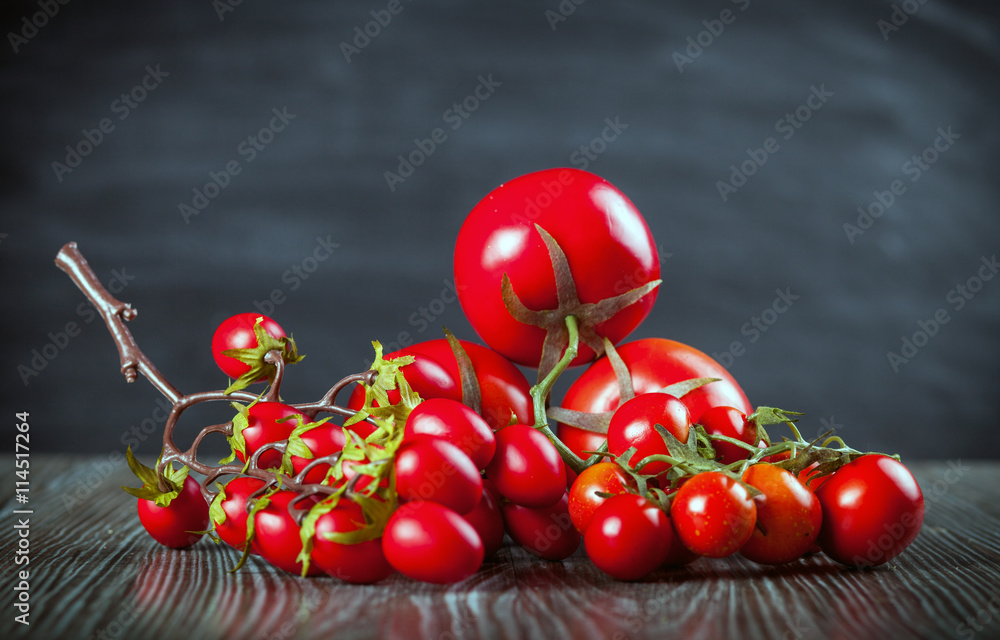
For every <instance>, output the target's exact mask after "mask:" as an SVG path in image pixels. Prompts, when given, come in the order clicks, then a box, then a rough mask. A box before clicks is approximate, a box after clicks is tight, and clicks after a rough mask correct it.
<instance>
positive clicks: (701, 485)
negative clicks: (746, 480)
mask: <svg viewBox="0 0 1000 640" xmlns="http://www.w3.org/2000/svg"><path fill="white" fill-rule="evenodd" d="M670 519H671V520H672V521H673V523H674V528H675V530H676V531H677V535H679V536H680V538H681V542H683V543H684V546H685V547H687V548H688V549H690V550H691V551H693V552H694V553H697V554H698V555H702V556H707V557H709V558H723V557H725V556H728V555H731V554H733V553H736V552H737V551H739V549H740V547H742V546H743V545H744V544H746V542H747V540H749V539H750V535H751V534H752V533H753V530H754V525H755V524H756V522H757V506H756V505H755V504H754V501H753V500H752V499H751V498H750V493H749V492H748V491H747V490H746V488H745V487H744V486H743V485H741V484H740V483H739V482H737V481H736V480H734V479H732V478H730V477H729V476H727V475H725V474H723V473H720V472H718V471H707V472H704V473H699V474H698V475H696V476H694V477H692V478H691V479H689V480H688V481H687V482H685V483H684V484H683V485H682V486H681V488H680V489H678V490H677V494H676V496H675V497H674V501H673V503H672V504H671V505H670Z"/></svg>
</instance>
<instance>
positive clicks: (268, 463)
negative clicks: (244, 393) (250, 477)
mask: <svg viewBox="0 0 1000 640" xmlns="http://www.w3.org/2000/svg"><path fill="white" fill-rule="evenodd" d="M247 413H248V419H247V428H246V429H244V430H243V440H244V441H245V443H246V455H244V454H243V453H242V452H240V451H237V452H236V457H237V458H239V459H240V462H245V461H246V458H247V457H252V456H253V454H254V453H256V452H257V450H258V449H260V448H261V447H263V446H264V445H265V444H270V443H272V442H281V441H282V440H287V439H288V436H290V435H291V434H292V430H293V429H295V427H297V426H298V425H299V421H298V420H297V419H296V417H295V416H298V417H300V418H301V419H302V420H303V421H304V422H308V421H309V419H308V418H306V416H305V414H303V413H302V412H301V411H298V410H297V409H295V408H294V407H291V406H289V405H287V404H283V403H281V402H258V403H257V404H255V405H253V406H252V407H250V409H249V410H248V412H247ZM285 418H287V420H286V419H285ZM279 420H280V422H279ZM257 466H258V467H259V468H260V469H277V468H278V467H280V466H281V452H280V451H278V450H276V449H271V450H269V451H265V452H264V453H262V454H261V455H260V458H258V459H257Z"/></svg>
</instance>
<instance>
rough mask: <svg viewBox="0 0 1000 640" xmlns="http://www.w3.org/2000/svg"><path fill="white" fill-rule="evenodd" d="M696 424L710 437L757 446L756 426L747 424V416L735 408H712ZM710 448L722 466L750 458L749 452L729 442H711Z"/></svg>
mask: <svg viewBox="0 0 1000 640" xmlns="http://www.w3.org/2000/svg"><path fill="white" fill-rule="evenodd" d="M713 384H714V383H713ZM698 424H700V425H701V426H703V427H705V432H706V433H708V435H710V436H726V437H729V438H733V439H735V440H739V441H740V442H745V443H747V444H748V445H751V446H757V445H758V444H759V443H758V442H757V427H756V425H753V424H750V423H749V422H747V414H745V413H743V412H742V411H740V410H739V409H737V408H736V407H725V406H721V405H720V406H718V407H712V408H710V409H708V410H707V411H705V413H703V414H701V417H700V418H698ZM712 446H713V447H715V459H716V460H718V461H719V462H721V463H722V464H732V463H733V462H738V461H739V460H746V459H747V458H749V457H750V451H748V450H747V449H743V448H740V447H739V446H738V445H735V444H732V443H730V442H723V441H721V440H713V441H712Z"/></svg>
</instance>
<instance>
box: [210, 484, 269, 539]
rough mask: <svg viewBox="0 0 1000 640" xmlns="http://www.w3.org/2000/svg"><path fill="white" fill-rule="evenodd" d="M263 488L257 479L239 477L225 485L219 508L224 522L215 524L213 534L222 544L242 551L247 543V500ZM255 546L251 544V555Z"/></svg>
mask: <svg viewBox="0 0 1000 640" xmlns="http://www.w3.org/2000/svg"><path fill="white" fill-rule="evenodd" d="M263 486H264V481H263V480H259V479H257V478H250V477H247V476H240V477H238V478H233V479H232V480H230V481H229V482H227V483H226V484H225V486H224V487H223V491H225V497H224V498H223V499H222V500H221V501H220V503H219V506H220V507H221V508H222V510H223V512H224V513H225V514H226V517H225V520H223V521H222V522H216V523H214V524H215V533H216V534H217V535H218V536H219V538H221V539H222V541H223V542H225V543H226V544H228V545H229V546H231V547H232V548H234V549H236V550H237V551H243V548H244V547H245V546H246V543H247V509H246V504H247V498H249V497H250V495H251V494H253V493H254V492H255V491H257V490H258V489H260V488H261V487H263ZM254 547H255V545H253V544H251V546H250V549H251V553H256V552H257V551H256V549H255V548H254Z"/></svg>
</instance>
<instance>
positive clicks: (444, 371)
mask: <svg viewBox="0 0 1000 640" xmlns="http://www.w3.org/2000/svg"><path fill="white" fill-rule="evenodd" d="M459 343H460V344H461V345H462V348H463V349H465V353H466V354H467V355H468V356H469V360H470V361H471V362H472V369H473V371H474V372H475V374H476V379H477V380H478V381H479V393H480V396H481V397H482V403H481V407H480V415H482V417H483V419H484V420H486V423H487V424H489V425H490V427H491V428H492V429H494V430H496V429H500V428H502V427H505V426H507V425H508V424H510V417H511V413H513V414H514V416H515V417H516V418H517V421H518V422H529V421H531V419H532V416H533V414H532V407H531V397H530V396H529V395H528V392H529V390H530V389H531V386H530V385H529V384H528V380H527V379H526V378H525V377H524V374H523V373H521V370H520V369H518V368H517V367H516V366H514V364H513V363H512V362H510V361H509V360H507V359H506V358H504V357H503V356H502V355H500V354H499V353H497V352H496V351H493V350H492V349H489V348H487V347H484V346H482V345H478V344H475V343H473V342H467V341H465V340H459ZM399 356H413V357H414V358H415V360H414V362H413V363H412V364H408V365H406V366H405V367H403V368H401V369H400V371H402V372H403V375H404V376H405V377H406V381H407V382H408V383H409V384H410V386H411V387H413V390H414V391H416V392H417V393H418V394H420V397H421V398H423V399H424V400H428V399H430V398H448V399H449V400H455V401H456V402H462V385H461V378H460V375H459V368H458V361H457V360H456V359H455V354H454V352H453V351H452V350H451V346H450V345H449V344H448V341H447V340H444V339H439V340H428V341H426V342H420V343H417V344H415V345H412V346H409V347H406V348H404V349H401V350H399V351H394V352H392V353H390V354H388V355H386V356H385V359H386V360H393V359H395V358H397V357H399ZM364 399H365V394H364V388H362V387H361V386H360V385H359V386H357V387H355V389H354V391H353V392H352V393H351V397H350V400H349V401H348V405H347V406H348V407H349V408H351V409H354V410H357V409H360V408H361V407H362V406H363V405H364ZM389 400H390V401H392V402H398V401H399V393H398V392H390V393H389ZM355 427H356V431H357V433H358V434H359V435H361V436H366V435H368V433H370V430H369V431H368V433H363V432H362V431H363V430H364V429H365V427H364V426H363V425H361V424H360V423H359V424H358V425H355Z"/></svg>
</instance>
